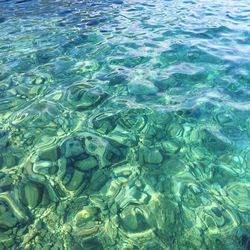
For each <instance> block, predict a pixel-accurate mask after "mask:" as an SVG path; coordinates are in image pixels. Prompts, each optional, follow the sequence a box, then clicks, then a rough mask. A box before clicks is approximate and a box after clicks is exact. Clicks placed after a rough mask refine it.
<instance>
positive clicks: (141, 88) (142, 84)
mask: <svg viewBox="0 0 250 250" xmlns="http://www.w3.org/2000/svg"><path fill="white" fill-rule="evenodd" d="M128 91H129V93H130V94H133V95H152V94H156V93H157V92H158V91H159V89H158V88H157V87H156V86H155V85H154V84H153V83H152V82H150V81H147V80H143V81H142V80H140V81H136V80H135V81H131V82H130V83H129V84H128Z"/></svg>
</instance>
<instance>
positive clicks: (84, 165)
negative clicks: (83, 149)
mask: <svg viewBox="0 0 250 250" xmlns="http://www.w3.org/2000/svg"><path fill="white" fill-rule="evenodd" d="M97 164H98V162H97V160H96V159H95V158H94V157H93V156H89V157H88V158H86V159H84V160H81V161H76V162H75V164H74V165H75V167H76V168H78V169H80V170H81V171H88V170H91V169H93V168H95V167H97Z"/></svg>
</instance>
